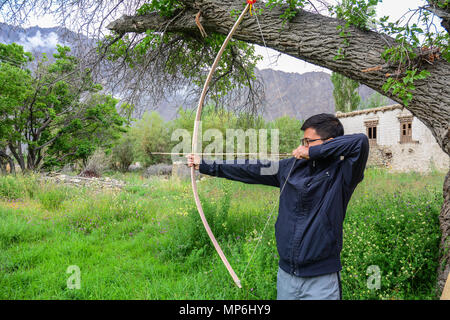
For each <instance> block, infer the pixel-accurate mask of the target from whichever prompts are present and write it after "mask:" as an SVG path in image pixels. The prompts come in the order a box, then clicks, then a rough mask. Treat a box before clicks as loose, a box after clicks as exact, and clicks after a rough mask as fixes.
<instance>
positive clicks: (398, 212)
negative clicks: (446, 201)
mask: <svg viewBox="0 0 450 320" xmlns="http://www.w3.org/2000/svg"><path fill="white" fill-rule="evenodd" d="M441 198H442V194H439V193H436V194H434V193H423V194H409V193H406V192H404V193H400V192H396V193H394V194H393V195H391V194H386V195H384V196H373V197H371V196H368V195H366V198H365V199H363V201H361V200H358V201H355V203H354V204H353V205H352V206H350V207H349V209H348V212H347V216H346V220H345V223H344V248H343V251H342V255H341V258H342V262H343V271H342V278H343V288H344V298H346V299H424V298H427V297H430V296H434V295H435V292H434V290H435V288H434V286H435V283H436V276H437V274H436V270H437V267H438V261H439V259H438V256H439V253H438V251H439V241H440V232H439V210H440V207H439V205H437V203H439V201H438V200H439V199H441ZM370 266H375V268H378V269H379V270H380V272H381V277H380V285H381V286H380V288H379V289H376V288H375V289H370V288H369V287H368V285H367V283H368V282H367V281H368V279H369V277H370V273H371V272H368V270H369V267H370Z"/></svg>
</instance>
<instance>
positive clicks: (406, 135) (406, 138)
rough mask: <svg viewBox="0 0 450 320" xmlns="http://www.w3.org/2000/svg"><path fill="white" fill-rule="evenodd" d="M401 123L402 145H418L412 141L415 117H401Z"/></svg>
mask: <svg viewBox="0 0 450 320" xmlns="http://www.w3.org/2000/svg"><path fill="white" fill-rule="evenodd" d="M398 120H399V121H400V143H417V141H413V139H412V121H413V117H412V116H408V117H401V118H399V119H398Z"/></svg>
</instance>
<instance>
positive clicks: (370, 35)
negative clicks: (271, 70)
mask: <svg viewBox="0 0 450 320" xmlns="http://www.w3.org/2000/svg"><path fill="white" fill-rule="evenodd" d="M184 3H185V6H186V7H185V10H184V11H183V12H180V13H179V14H178V15H177V16H176V17H175V18H163V17H161V16H160V15H159V14H157V13H151V14H147V15H144V16H123V17H122V18H120V19H118V20H116V21H114V22H113V23H111V24H110V25H109V26H108V28H109V29H111V30H114V31H116V32H118V33H120V34H125V33H128V32H136V33H142V32H145V31H146V30H166V31H167V32H178V33H182V34H185V35H186V36H188V37H192V35H196V34H199V33H200V31H199V30H198V27H197V25H196V23H195V15H196V14H197V13H198V12H199V11H201V12H202V15H201V19H200V22H201V24H202V25H203V28H204V29H205V30H206V32H207V33H214V32H218V33H222V34H228V32H229V30H230V29H231V27H232V25H233V23H234V21H235V20H234V18H233V17H232V16H231V15H230V11H231V10H233V9H234V10H235V11H236V12H240V11H241V10H242V8H243V7H242V1H236V0H222V1H212V0H188V1H184ZM260 7H261V6H260ZM282 12H283V11H282V9H273V10H268V9H265V10H264V12H263V14H262V15H260V16H259V18H258V19H259V22H260V25H261V29H262V30H261V32H262V34H263V36H264V39H265V42H266V44H267V46H268V47H270V48H272V49H274V50H277V51H279V52H282V53H285V54H288V55H290V56H292V57H296V58H299V59H301V60H304V61H307V62H309V63H313V64H315V65H318V66H321V67H324V68H327V69H330V70H332V71H335V72H339V73H341V74H343V75H345V76H346V77H348V78H351V79H353V80H356V81H358V82H360V83H362V84H365V85H367V86H368V87H370V88H372V89H374V90H375V91H378V92H379V93H381V94H383V95H385V96H388V97H389V98H391V99H392V100H394V101H397V102H398V103H400V104H403V101H402V99H400V98H399V97H398V96H395V95H392V94H390V93H385V92H384V90H383V89H382V86H383V84H384V83H385V82H386V80H387V78H386V74H387V73H391V74H393V73H395V72H396V70H397V66H389V67H383V68H382V69H381V70H379V71H374V72H362V70H364V69H367V68H371V67H377V66H384V65H385V64H386V62H385V61H384V60H383V59H382V58H381V54H382V53H383V52H384V50H385V47H387V46H395V45H396V44H395V41H394V39H392V38H390V37H388V36H385V35H381V34H378V33H375V32H371V31H362V30H359V29H357V28H355V27H350V28H349V29H348V31H349V32H350V35H349V36H348V37H347V38H346V39H347V40H348V41H349V44H348V45H344V44H343V40H344V39H343V38H342V37H341V36H340V35H339V32H340V30H338V29H337V27H338V26H342V25H344V24H345V23H344V22H342V21H339V20H337V19H335V18H330V17H326V16H322V15H319V14H313V13H309V12H306V11H301V12H300V13H299V14H298V15H297V16H296V17H295V18H294V19H293V20H292V21H290V22H288V23H286V25H284V26H283V25H282V19H281V18H280V15H281V14H282ZM234 38H236V39H239V40H242V41H245V42H249V43H253V44H258V45H264V41H263V38H262V37H261V33H260V30H259V26H258V22H257V20H256V17H255V16H253V17H252V16H250V15H248V16H247V17H246V18H245V20H244V21H243V23H242V25H241V27H240V28H239V30H238V31H237V32H236V34H235V36H234ZM338 48H342V49H343V50H344V54H345V58H344V59H335V57H336V55H337V53H338V52H337V50H338ZM424 69H426V70H428V71H429V72H430V76H429V77H427V78H426V79H425V80H419V81H416V82H415V83H414V85H415V86H416V90H415V91H414V92H413V94H414V97H413V99H412V101H411V102H410V103H409V105H408V106H407V107H406V108H407V109H408V110H409V111H411V113H412V114H413V115H414V116H415V117H417V118H418V119H419V120H420V121H422V122H423V123H424V124H425V125H426V126H427V127H428V128H429V129H430V130H431V132H432V134H433V135H434V137H435V138H436V141H437V143H438V144H439V145H440V147H441V148H442V150H444V152H446V153H447V154H449V155H450V63H448V62H447V61H445V60H443V59H441V60H437V61H435V62H434V64H432V65H431V64H425V65H424ZM449 174H450V171H449ZM449 174H447V178H446V183H445V185H444V205H443V207H442V211H441V216H440V221H441V229H442V242H441V245H442V246H443V247H442V249H444V248H448V242H446V241H445V239H447V238H448V237H449V236H450V228H449V219H450V218H449V208H450V197H449V191H450V188H449ZM442 259H443V260H442V261H441V262H442V263H443V264H445V265H446V268H445V270H446V272H448V270H449V268H450V267H449V261H450V259H449V256H448V253H447V255H446V257H443V258H442ZM439 272H440V274H439V278H440V279H443V277H444V276H445V274H444V272H443V271H441V270H440V271H439ZM439 284H440V288H441V290H442V288H443V284H442V283H441V281H440V282H439Z"/></svg>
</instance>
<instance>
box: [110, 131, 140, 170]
mask: <svg viewBox="0 0 450 320" xmlns="http://www.w3.org/2000/svg"><path fill="white" fill-rule="evenodd" d="M134 143H135V142H134V139H133V138H131V137H130V136H129V135H125V136H123V137H122V138H121V139H120V140H119V142H118V143H117V144H116V146H115V147H114V148H113V149H112V155H111V156H112V164H113V167H116V166H117V168H118V169H119V170H120V171H122V172H126V171H127V170H128V167H129V166H130V165H131V164H132V163H133V161H134ZM117 164H118V165H117Z"/></svg>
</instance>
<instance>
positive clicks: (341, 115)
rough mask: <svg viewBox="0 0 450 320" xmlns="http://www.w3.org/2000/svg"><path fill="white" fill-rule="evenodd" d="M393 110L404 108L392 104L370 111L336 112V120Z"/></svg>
mask: <svg viewBox="0 0 450 320" xmlns="http://www.w3.org/2000/svg"><path fill="white" fill-rule="evenodd" d="M395 109H404V107H403V106H402V105H401V104H393V105H390V106H384V107H378V108H372V109H364V110H356V111H352V112H346V113H343V112H340V111H338V112H336V118H348V117H354V116H357V115H361V114H369V113H377V112H385V111H391V110H395Z"/></svg>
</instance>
